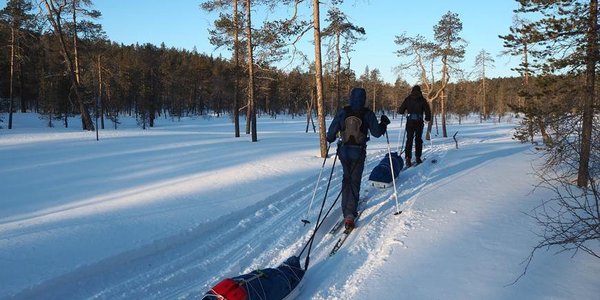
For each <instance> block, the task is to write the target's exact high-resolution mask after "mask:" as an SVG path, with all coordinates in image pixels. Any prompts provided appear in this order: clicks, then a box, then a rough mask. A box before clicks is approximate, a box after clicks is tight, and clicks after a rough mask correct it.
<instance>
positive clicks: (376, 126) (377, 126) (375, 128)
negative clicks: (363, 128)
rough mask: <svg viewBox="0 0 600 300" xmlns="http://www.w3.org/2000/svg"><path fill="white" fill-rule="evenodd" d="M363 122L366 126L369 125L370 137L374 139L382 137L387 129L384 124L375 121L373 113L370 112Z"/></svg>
mask: <svg viewBox="0 0 600 300" xmlns="http://www.w3.org/2000/svg"><path fill="white" fill-rule="evenodd" d="M365 121H367V124H368V125H369V131H371V135H373V136H374V137H376V138H377V137H380V136H382V135H383V134H384V133H385V131H386V129H387V126H386V125H385V124H384V123H380V122H378V121H377V117H376V116H375V113H374V112H372V111H370V110H369V111H368V112H367V114H366V115H365Z"/></svg>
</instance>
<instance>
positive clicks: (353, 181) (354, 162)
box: [340, 148, 367, 219]
mask: <svg viewBox="0 0 600 300" xmlns="http://www.w3.org/2000/svg"><path fill="white" fill-rule="evenodd" d="M359 151H360V154H359V155H356V156H354V155H340V161H341V163H342V168H343V169H344V178H343V180H342V213H343V214H344V218H353V219H354V218H356V216H357V213H358V212H357V209H358V199H359V198H358V197H359V195H360V182H361V179H362V173H363V170H364V168H365V158H366V156H367V155H366V151H365V150H364V148H362V149H360V150H359Z"/></svg>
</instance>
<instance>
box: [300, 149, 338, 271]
mask: <svg viewBox="0 0 600 300" xmlns="http://www.w3.org/2000/svg"><path fill="white" fill-rule="evenodd" d="M337 157H338V151H335V157H334V158H333V165H332V166H331V172H330V173H329V180H328V181H327V188H326V189H325V196H323V202H322V203H321V210H319V216H318V217H317V222H316V223H315V230H314V231H313V233H312V236H311V237H310V240H309V241H308V243H307V244H306V245H309V247H308V254H307V256H306V263H305V267H304V269H305V270H306V268H307V267H308V261H309V257H310V248H312V244H313V241H314V239H315V234H317V230H319V227H321V224H320V223H322V222H321V215H322V214H323V208H324V207H325V201H326V200H327V194H328V193H329V187H330V186H331V178H332V177H333V170H334V169H335V163H336V161H337ZM341 194H342V192H341V191H340V195H341ZM338 198H339V195H338ZM336 202H337V198H336ZM332 207H333V206H332ZM329 211H331V207H330V208H329V210H328V211H327V214H329ZM327 214H326V215H325V216H324V217H323V220H325V218H326V217H327ZM306 245H305V246H304V249H306ZM304 249H302V252H304ZM302 252H300V254H299V255H298V257H300V255H302Z"/></svg>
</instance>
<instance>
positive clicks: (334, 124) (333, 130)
mask: <svg viewBox="0 0 600 300" xmlns="http://www.w3.org/2000/svg"><path fill="white" fill-rule="evenodd" d="M345 114H346V112H345V111H344V110H343V109H342V110H340V111H339V112H338V113H337V115H335V118H333V121H331V124H329V129H328V130H327V142H328V143H333V142H335V140H336V138H337V133H338V131H340V130H341V129H342V128H341V122H340V120H343V119H345V118H344V117H345Z"/></svg>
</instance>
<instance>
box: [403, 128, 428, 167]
mask: <svg viewBox="0 0 600 300" xmlns="http://www.w3.org/2000/svg"><path fill="white" fill-rule="evenodd" d="M424 127H425V123H424V122H423V120H408V121H407V122H406V147H405V148H404V153H405V156H406V157H412V146H413V139H414V140H415V157H417V158H420V157H421V154H422V153H423V138H422V136H423V128H424Z"/></svg>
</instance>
